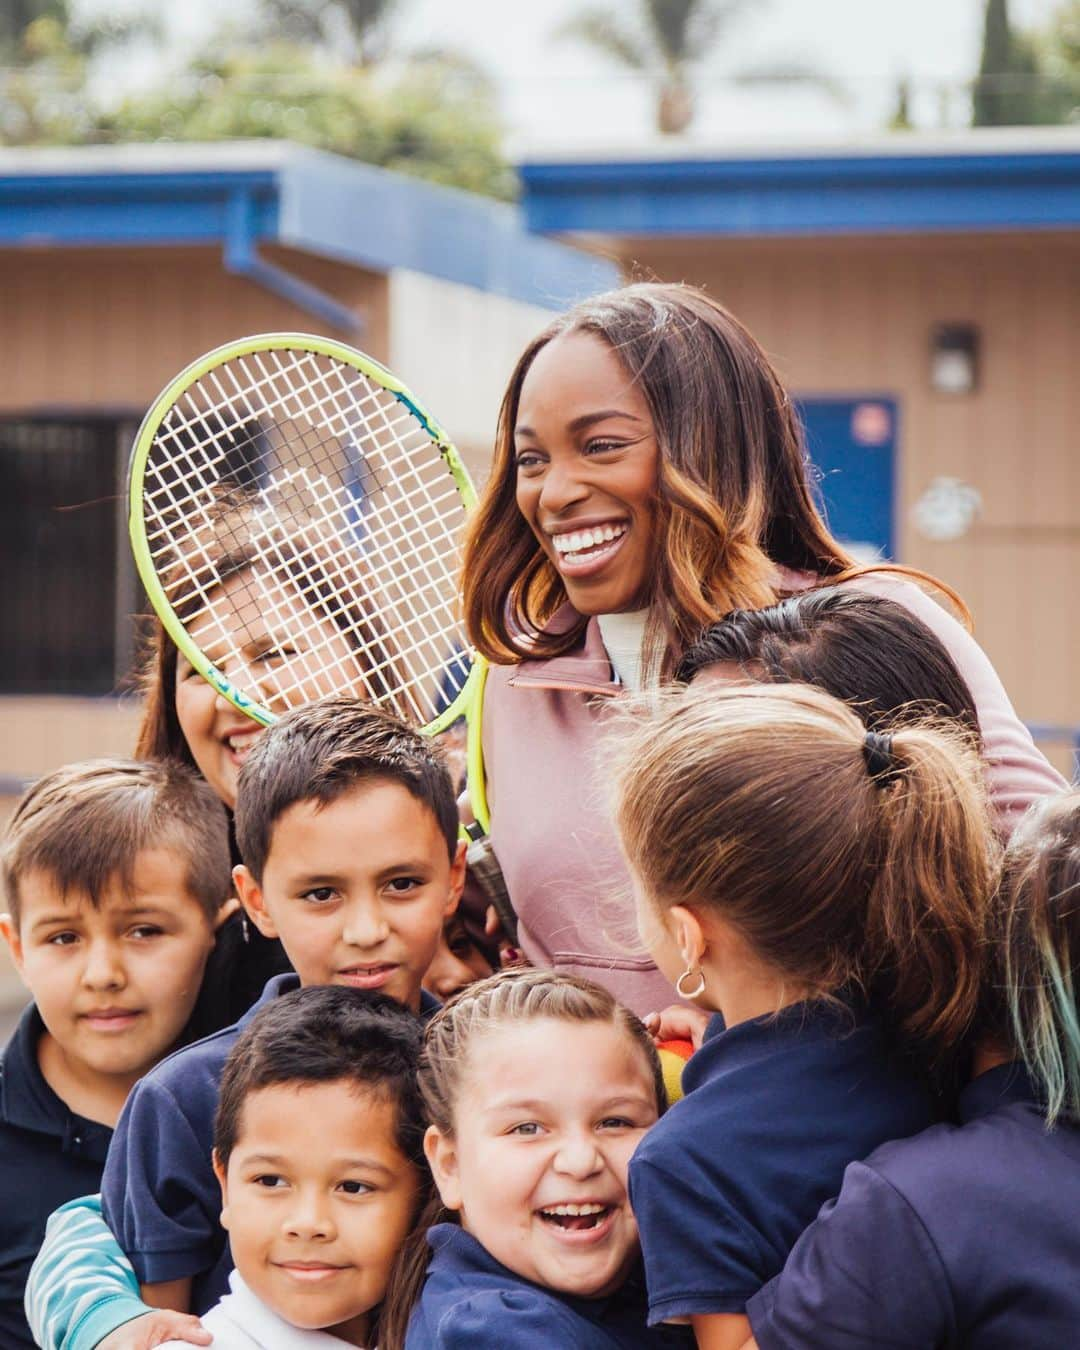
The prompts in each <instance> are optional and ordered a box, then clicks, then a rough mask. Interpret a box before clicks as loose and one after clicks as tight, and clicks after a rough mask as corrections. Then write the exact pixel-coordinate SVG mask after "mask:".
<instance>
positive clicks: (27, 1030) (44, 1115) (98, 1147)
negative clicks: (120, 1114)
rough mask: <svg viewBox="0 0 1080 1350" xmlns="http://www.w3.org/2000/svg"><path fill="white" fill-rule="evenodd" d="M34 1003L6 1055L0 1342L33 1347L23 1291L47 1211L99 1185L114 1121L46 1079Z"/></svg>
mask: <svg viewBox="0 0 1080 1350" xmlns="http://www.w3.org/2000/svg"><path fill="white" fill-rule="evenodd" d="M44 1031H45V1024H44V1023H43V1022H42V1020H41V1017H40V1015H39V1013H38V1010H37V1008H36V1007H34V1005H33V1004H31V1005H30V1007H29V1008H27V1009H26V1011H25V1012H24V1013H23V1015H22V1017H21V1018H20V1019H19V1025H18V1026H17V1027H16V1029H15V1034H14V1035H13V1036H12V1038H11V1040H10V1041H9V1042H8V1044H7V1047H6V1049H5V1050H4V1053H3V1058H2V1059H0V1345H2V1346H3V1347H4V1350H22V1348H23V1347H24V1346H26V1347H28V1348H29V1350H33V1347H34V1345H35V1341H34V1338H33V1337H32V1336H31V1335H30V1328H29V1327H28V1326H27V1324H26V1316H25V1314H24V1313H23V1290H24V1288H25V1286H26V1277H27V1275H28V1274H29V1271H30V1266H31V1264H32V1262H33V1260H34V1257H35V1256H36V1255H37V1252H38V1248H39V1247H40V1246H41V1243H42V1240H43V1238H44V1237H45V1224H46V1221H47V1220H48V1218H49V1215H50V1214H51V1213H52V1212H53V1210H54V1209H57V1208H59V1206H60V1205H63V1204H66V1203H67V1201H69V1200H74V1199H75V1198H76V1197H77V1196H80V1195H89V1194H92V1193H94V1192H95V1191H97V1190H98V1189H99V1188H100V1186H101V1169H102V1168H103V1167H104V1165H105V1154H106V1152H107V1151H108V1148H109V1140H110V1139H111V1138H112V1130H111V1129H110V1128H109V1127H108V1125H101V1124H99V1123H98V1122H97V1121H93V1120H86V1119H85V1118H84V1117H83V1116H77V1115H75V1114H74V1113H73V1112H72V1111H70V1110H69V1109H68V1107H67V1106H66V1105H65V1104H64V1103H63V1102H62V1101H61V1100H60V1098H59V1097H58V1096H57V1095H56V1093H55V1092H54V1091H53V1090H52V1088H51V1087H50V1086H49V1085H48V1083H47V1082H46V1081H45V1078H44V1075H43V1074H42V1072H41V1069H40V1067H39V1065H38V1057H37V1051H38V1041H39V1040H40V1039H41V1036H42V1034H43V1033H44Z"/></svg>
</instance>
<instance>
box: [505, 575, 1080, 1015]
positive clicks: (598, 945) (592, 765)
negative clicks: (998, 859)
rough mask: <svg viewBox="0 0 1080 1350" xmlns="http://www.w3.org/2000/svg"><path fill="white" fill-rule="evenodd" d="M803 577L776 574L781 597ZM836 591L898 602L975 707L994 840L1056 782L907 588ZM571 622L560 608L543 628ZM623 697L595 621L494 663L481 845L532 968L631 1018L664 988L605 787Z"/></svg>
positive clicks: (967, 651) (893, 579) (955, 632)
mask: <svg viewBox="0 0 1080 1350" xmlns="http://www.w3.org/2000/svg"><path fill="white" fill-rule="evenodd" d="M812 580H813V579H812V578H810V577H808V576H807V577H801V576H798V575H792V574H790V573H787V574H784V576H783V578H782V582H781V584H782V586H783V588H784V589H785V590H798V589H800V588H801V587H802V586H804V585H810V584H811V583H812ZM845 584H846V585H850V586H855V587H858V589H859V590H861V591H866V592H868V593H870V594H873V595H880V596H883V597H885V598H886V599H889V600H893V601H896V602H897V603H899V604H902V605H904V606H905V608H907V609H909V610H910V611H911V612H912V613H913V614H915V615H916V616H917V617H918V618H920V619H921V620H922V621H923V623H925V624H926V625H927V627H928V628H930V629H932V630H933V632H934V633H936V635H937V636H938V638H939V639H940V640H941V642H942V643H943V644H944V646H945V648H946V649H947V650H948V652H949V655H950V656H951V657H952V658H953V660H954V661H955V662H956V666H957V668H958V669H959V671H960V673H961V674H962V675H963V676H964V678H965V680H966V681H967V683H968V687H969V688H970V690H971V693H972V697H973V698H974V700H975V706H976V708H977V710H978V714H979V725H980V729H981V731H982V737H983V754H984V759H985V762H986V771H987V779H988V783H989V787H990V794H991V799H992V802H993V806H994V809H995V811H996V814H997V817H998V820H999V823H1000V825H1001V829H1002V831H1003V833H1006V834H1007V833H1009V832H1010V831H1011V829H1012V826H1013V825H1014V824H1015V823H1016V821H1017V820H1018V819H1019V817H1020V816H1021V815H1022V814H1023V812H1024V811H1025V810H1026V809H1027V807H1028V806H1029V805H1030V804H1031V803H1032V802H1033V801H1035V800H1036V799H1037V798H1039V797H1045V796H1048V795H1051V794H1053V793H1056V792H1060V791H1062V789H1063V788H1064V787H1065V786H1066V784H1065V780H1064V779H1063V778H1062V777H1061V775H1060V774H1059V773H1057V771H1056V770H1055V769H1053V768H1052V767H1051V766H1050V764H1049V763H1048V762H1047V761H1046V759H1045V758H1044V757H1043V755H1042V754H1041V753H1040V752H1039V751H1038V750H1037V749H1036V747H1035V745H1034V742H1033V741H1032V739H1031V736H1030V734H1029V733H1028V730H1027V728H1026V727H1025V726H1024V724H1023V723H1022V722H1021V721H1020V719H1019V718H1018V717H1017V715H1016V713H1015V712H1014V710H1013V707H1012V704H1011V703H1010V702H1009V698H1008V695H1007V694H1006V693H1005V690H1004V688H1003V686H1002V683H1001V681H1000V680H999V679H998V677H997V674H996V672H995V671H994V668H993V666H992V665H991V664H990V661H989V659H988V658H987V656H986V654H985V653H984V652H983V651H982V649H981V648H980V647H979V645H978V643H977V642H976V641H975V640H974V638H972V637H971V635H970V634H969V633H968V632H967V631H966V630H965V629H964V628H963V626H962V625H961V624H959V623H958V622H957V621H956V620H955V619H954V618H953V617H952V616H951V615H950V614H948V613H946V611H945V610H944V609H942V608H941V606H940V605H939V604H937V602H936V601H934V600H933V599H931V597H930V596H928V595H927V594H925V593H924V592H923V591H922V590H920V589H919V587H918V586H916V585H915V584H914V583H912V582H910V581H907V580H905V579H904V578H903V577H900V576H897V575H896V574H889V573H870V574H869V575H866V576H862V577H858V578H856V579H855V580H853V581H850V582H847V583H845ZM576 618H577V615H576V614H575V613H574V612H573V610H571V609H569V607H566V608H564V609H563V610H560V611H559V613H558V614H557V615H556V616H555V618H554V619H553V620H552V625H551V626H552V628H556V629H557V628H558V627H559V626H562V627H563V628H566V627H569V626H570V625H571V624H572V623H573V622H574V621H575V620H576ZM623 693H624V690H623V688H622V686H621V685H620V684H619V683H618V680H617V677H616V675H615V673H614V671H613V670H612V667H611V662H610V660H609V659H608V654H607V652H606V650H605V649H604V645H603V642H602V640H601V636H600V627H599V624H598V623H597V621H596V619H590V620H589V623H588V626H587V627H586V629H585V634H584V638H583V640H582V642H581V643H579V645H578V646H577V647H576V648H575V649H574V650H572V651H570V652H567V653H566V654H565V655H563V656H557V657H554V658H552V659H550V660H536V661H533V660H527V661H522V662H521V663H520V664H519V665H516V666H493V667H492V669H491V671H490V673H489V675H488V681H487V688H486V692H485V697H484V721H483V744H484V764H485V769H486V775H487V790H488V799H489V805H490V808H491V838H492V844H493V846H494V849H495V853H496V855H497V856H498V859H499V862H500V864H501V866H502V870H503V875H504V877H505V878H506V884H507V887H508V889H509V892H510V898H511V900H512V901H513V904H514V908H515V909H516V911H517V914H518V920H519V928H518V934H519V941H520V945H521V947H522V949H523V951H524V953H525V955H526V956H527V957H528V958H529V960H530V961H531V962H533V964H534V965H537V966H547V967H554V968H555V969H557V970H563V971H567V972H569V973H572V974H575V975H581V976H584V977H586V978H588V979H592V980H596V981H598V982H599V983H600V984H603V985H605V986H606V987H607V988H608V989H610V990H611V991H612V993H613V994H615V995H616V997H618V998H619V999H621V1000H622V1002H624V1003H626V1004H627V1005H628V1006H629V1007H631V1008H632V1009H633V1010H634V1011H635V1012H636V1013H638V1014H640V1015H644V1014H645V1013H648V1012H654V1011H659V1010H660V1009H661V1008H664V1007H667V1006H668V1005H669V1004H670V1003H672V1002H673V1001H674V999H675V993H674V990H673V989H672V987H671V985H670V984H668V982H667V980H666V979H665V978H664V977H663V975H661V974H660V972H659V971H658V970H657V968H656V966H655V965H654V964H653V963H652V961H650V960H649V958H648V956H647V955H646V954H645V953H644V950H643V949H642V947H641V945H640V942H639V940H638V938H637V933H636V929H635V924H634V905H633V900H632V897H631V894H630V879H629V876H628V875H627V871H626V865H625V863H624V861H623V858H622V855H621V853H620V851H619V843H618V839H617V837H616V833H615V825H614V822H613V820H612V818H611V812H610V809H609V795H610V794H609V790H608V784H607V783H605V782H604V781H603V780H602V777H601V775H602V772H603V771H602V759H603V756H602V749H603V743H604V740H605V737H606V736H607V735H609V734H610V732H609V730H608V729H607V725H606V724H608V723H610V717H609V716H608V714H609V713H610V711H611V709H612V706H613V703H614V702H615V701H616V700H617V699H619V698H620V697H621V696H622V695H623Z"/></svg>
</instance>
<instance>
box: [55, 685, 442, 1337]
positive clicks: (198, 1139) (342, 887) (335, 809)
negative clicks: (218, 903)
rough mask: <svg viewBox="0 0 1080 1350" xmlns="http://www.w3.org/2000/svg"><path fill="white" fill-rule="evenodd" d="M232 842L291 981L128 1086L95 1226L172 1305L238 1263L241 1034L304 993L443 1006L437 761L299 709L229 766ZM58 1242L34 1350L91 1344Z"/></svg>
mask: <svg viewBox="0 0 1080 1350" xmlns="http://www.w3.org/2000/svg"><path fill="white" fill-rule="evenodd" d="M236 836H237V843H238V845H239V848H240V854H241V857H243V858H244V859H245V863H244V865H243V866H240V867H237V868H236V869H235V871H234V880H235V882H236V886H237V890H238V891H239V893H240V897H241V900H242V901H243V904H244V907H245V909H246V910H247V913H248V915H249V916H250V918H251V919H252V921H253V922H254V923H255V924H256V925H257V926H258V928H259V930H260V932H262V933H263V934H264V935H265V936H267V937H279V938H280V939H281V942H282V944H283V946H284V948H285V951H286V954H287V955H288V957H289V959H290V961H291V962H292V964H293V966H294V968H295V970H296V975H293V976H289V975H282V976H277V977H275V978H274V979H272V980H271V981H270V982H269V984H268V985H267V988H266V991H265V992H264V994H263V997H262V999H260V1001H259V1003H258V1004H257V1005H256V1007H255V1008H254V1009H252V1010H251V1011H250V1012H249V1013H248V1014H247V1015H246V1016H245V1017H244V1018H241V1020H240V1022H239V1023H237V1025H236V1026H234V1027H231V1028H228V1029H227V1030H225V1031H221V1032H218V1033H217V1034H216V1035H214V1036H209V1037H207V1038H206V1039H205V1040H203V1041H200V1042H198V1043H197V1044H196V1045H193V1046H190V1047H189V1048H188V1049H187V1050H185V1051H183V1052H182V1053H180V1054H177V1055H174V1056H172V1057H171V1058H170V1059H168V1060H167V1061H166V1062H165V1063H164V1064H162V1065H160V1066H159V1068H158V1069H157V1070H155V1072H154V1073H153V1074H152V1075H150V1076H148V1077H147V1078H146V1079H145V1080H144V1081H143V1082H142V1083H141V1084H140V1085H139V1088H138V1090H137V1092H135V1093H133V1094H132V1098H131V1100H130V1101H129V1103H128V1105H127V1108H126V1109H125V1111H124V1114H123V1116H122V1117H121V1119H120V1122H119V1125H118V1127H117V1131H116V1136H115V1138H114V1140H113V1143H112V1146H111V1147H110V1150H109V1157H108V1161H107V1163H106V1168H105V1175H104V1178H103V1183H102V1198H103V1210H104V1215H105V1218H106V1220H107V1222H108V1225H109V1227H110V1228H111V1229H112V1231H113V1233H115V1234H116V1237H117V1239H118V1240H119V1245H120V1247H122V1248H123V1250H124V1252H125V1253H126V1254H127V1256H128V1257H129V1259H130V1261H131V1264H132V1266H133V1267H134V1271H135V1274H136V1276H137V1277H138V1280H139V1283H140V1285H141V1289H142V1295H143V1298H144V1300H145V1302H146V1303H149V1304H151V1305H152V1306H155V1307H162V1308H170V1309H175V1310H177V1311H180V1312H185V1311H187V1310H191V1311H194V1312H196V1313H198V1312H203V1311H205V1310H206V1309H207V1308H208V1307H210V1306H211V1305H213V1304H214V1303H216V1302H217V1301H218V1299H220V1298H221V1297H222V1296H223V1295H224V1294H225V1293H226V1292H227V1287H228V1285H227V1281H228V1275H229V1271H230V1270H231V1268H232V1258H231V1256H230V1254H229V1248H228V1244H227V1242H226V1241H225V1235H224V1233H223V1232H222V1230H221V1227H220V1225H219V1222H218V1215H219V1211H220V1194H219V1190H218V1185H217V1181H216V1179H215V1177H214V1173H213V1169H212V1167H211V1151H212V1141H213V1122H214V1112H215V1110H216V1107H217V1099H218V1086H219V1083H220V1080H221V1073H222V1069H223V1066H224V1063H225V1059H226V1057H227V1055H228V1053H229V1050H230V1049H231V1048H232V1046H233V1044H234V1043H235V1042H236V1040H237V1037H238V1036H239V1035H240V1033H241V1032H242V1031H243V1029H244V1028H245V1027H246V1026H247V1025H248V1023H249V1022H250V1020H251V1018H252V1017H253V1016H254V1015H255V1013H256V1012H257V1011H258V1010H259V1009H261V1008H262V1007H265V1006H266V1004H267V1003H268V1002H270V1001H271V1000H272V999H274V998H276V997H278V996H279V995H280V994H282V993H284V992H287V991H289V990H291V989H295V988H296V987H298V986H312V985H329V984H337V985H344V986H348V987H351V988H356V989H373V990H378V991H380V992H381V993H384V994H387V995H389V996H390V997H392V998H395V999H397V1001H398V1002H400V1003H403V1004H404V1005H405V1006H406V1007H408V1008H410V1009H411V1010H412V1011H413V1012H415V1013H419V1014H420V1015H421V1016H424V1015H429V1014H430V1013H431V1012H432V1011H434V1009H435V1008H436V1007H437V1003H436V1001H435V1000H434V999H432V998H431V997H430V995H428V994H426V993H425V992H424V991H423V990H422V988H421V981H422V979H423V977H424V973H425V971H426V970H427V968H428V966H429V964H430V962H431V960H432V957H433V956H434V953H435V950H436V948H437V946H438V944H439V940H440V936H441V933H442V927H443V923H444V920H445V918H446V916H447V915H448V914H449V913H451V912H452V911H453V909H454V908H455V906H456V905H457V902H458V899H459V898H460V895H461V890H462V887H463V884H464V870H465V861H464V848H463V847H462V846H460V845H459V843H458V817H457V803H456V800H455V797H454V790H453V784H452V782H451V780H450V776H449V774H448V772H447V769H446V766H445V764H444V762H443V759H442V757H441V752H440V751H439V749H438V748H437V747H436V746H435V745H434V744H433V742H432V741H431V740H430V739H428V738H426V737H424V736H421V735H420V734H419V733H418V732H416V731H414V730H413V729H412V728H410V727H408V726H407V725H406V724H405V723H403V722H400V721H399V720H398V719H397V718H395V717H393V716H391V715H390V714H388V713H385V712H382V711H380V710H378V709H375V708H372V707H371V706H370V705H368V704H365V703H361V702H360V701H358V700H355V699H348V698H331V699H323V700H320V701H319V702H317V703H313V704H309V705H307V706H306V707H304V708H297V709H294V710H293V711H291V712H289V713H287V714H286V715H285V716H284V717H282V718H281V719H280V721H278V722H276V723H274V725H273V726H272V727H270V728H269V729H268V730H267V731H266V732H264V733H263V735H262V736H261V737H260V738H259V739H258V741H257V742H256V743H255V745H254V747H253V749H252V750H251V752H250V754H249V756H248V758H247V760H246V761H245V763H244V766H243V768H242V770H241V774H240V784H239V793H238V798H237V807H236ZM84 1211H85V1207H84ZM79 1217H80V1223H81V1228H80V1232H81V1233H82V1237H81V1238H80V1241H79V1245H78V1249H77V1250H78V1257H77V1260H78V1268H79V1270H80V1272H88V1269H89V1265H90V1264H91V1263H103V1264H107V1262H108V1257H105V1256H103V1254H102V1252H103V1248H102V1244H103V1243H104V1242H106V1241H107V1240H108V1234H106V1233H105V1231H104V1229H103V1228H100V1227H99V1229H98V1242H97V1243H94V1244H91V1243H90V1242H88V1241H86V1239H85V1218H86V1216H85V1212H83V1213H82V1214H81V1215H80V1216H79ZM65 1219H66V1220H67V1221H73V1220H72V1219H71V1216H70V1214H69V1215H67V1216H65ZM63 1231H64V1229H63V1226H58V1227H57V1228H55V1229H54V1230H51V1232H50V1243H49V1245H48V1246H47V1248H46V1249H43V1252H42V1258H41V1260H40V1261H39V1263H38V1265H37V1267H36V1268H35V1272H34V1277H33V1278H32V1280H31V1285H30V1289H29V1293H28V1305H29V1304H30V1303H31V1302H33V1305H34V1306H33V1307H32V1308H31V1320H32V1323H33V1325H34V1327H35V1330H36V1331H37V1333H38V1335H39V1339H40V1341H41V1343H42V1344H45V1345H55V1344H58V1343H59V1342H60V1341H61V1340H63V1342H64V1344H65V1346H66V1347H70V1350H83V1347H86V1348H87V1350H89V1347H92V1346H94V1345H96V1344H98V1341H97V1340H89V1339H87V1340H86V1341H83V1340H80V1339H79V1338H78V1337H73V1336H72V1335H71V1333H72V1330H73V1328H72V1325H71V1323H72V1321H73V1320H74V1317H75V1309H74V1307H73V1306H71V1302H70V1300H68V1298H67V1297H66V1294H65V1289H64V1286H63V1282H62V1281H61V1280H60V1279H59V1278H58V1275H57V1273H58V1272H59V1271H60V1270H62V1269H70V1267H71V1263H72V1255H73V1254H72V1253H71V1252H70V1251H68V1250H67V1248H66V1244H65V1243H64V1238H63ZM113 1259H114V1260H115V1256H114V1257H113ZM114 1269H115V1267H114ZM35 1280H36V1282H37V1287H36V1294H37V1297H36V1299H35ZM113 1284H114V1288H113V1289H112V1290H111V1292H110V1291H109V1290H108V1289H106V1288H105V1285H104V1282H102V1291H103V1292H102V1296H101V1300H100V1302H101V1304H102V1309H101V1312H102V1319H103V1320H97V1319H95V1322H94V1326H95V1330H96V1333H97V1335H98V1337H99V1338H100V1328H101V1326H102V1325H103V1324H104V1322H107V1321H111V1322H112V1326H113V1327H118V1326H120V1325H121V1324H122V1323H123V1322H125V1321H128V1320H130V1319H131V1318H133V1317H135V1316H138V1315H140V1314H143V1313H145V1312H146V1308H145V1306H143V1305H140V1304H139V1303H137V1302H134V1301H133V1300H132V1299H131V1297H130V1293H131V1291H130V1288H129V1287H127V1286H125V1285H124V1283H123V1281H120V1282H119V1283H117V1282H116V1281H115V1280H114V1281H113ZM110 1299H111V1300H113V1302H112V1305H111V1306H112V1313H111V1314H109V1315H108V1316H106V1312H107V1310H106V1309H105V1308H104V1303H105V1302H106V1301H108V1300H110ZM85 1315H86V1314H85V1309H84V1310H82V1311H80V1313H79V1316H80V1317H85ZM168 1325H173V1326H175V1325H177V1324H175V1323H169V1324H168ZM65 1337H67V1339H64V1338H65Z"/></svg>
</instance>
